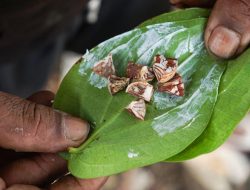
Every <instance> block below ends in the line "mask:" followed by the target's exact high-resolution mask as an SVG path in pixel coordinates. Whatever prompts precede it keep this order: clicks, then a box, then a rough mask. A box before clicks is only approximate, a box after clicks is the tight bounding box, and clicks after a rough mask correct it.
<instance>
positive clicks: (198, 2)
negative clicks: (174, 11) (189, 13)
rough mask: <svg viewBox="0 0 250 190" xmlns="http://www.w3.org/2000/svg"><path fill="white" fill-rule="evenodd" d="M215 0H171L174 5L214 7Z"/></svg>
mask: <svg viewBox="0 0 250 190" xmlns="http://www.w3.org/2000/svg"><path fill="white" fill-rule="evenodd" d="M214 2H215V0H170V3H171V4H173V5H178V6H180V5H182V6H184V7H207V8H208V7H212V6H213V4H214Z"/></svg>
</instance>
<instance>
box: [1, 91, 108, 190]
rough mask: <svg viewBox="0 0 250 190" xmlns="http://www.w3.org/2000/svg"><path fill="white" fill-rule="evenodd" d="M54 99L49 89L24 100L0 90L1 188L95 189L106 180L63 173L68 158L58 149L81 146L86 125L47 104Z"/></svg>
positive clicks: (85, 134) (87, 130)
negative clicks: (61, 154)
mask: <svg viewBox="0 0 250 190" xmlns="http://www.w3.org/2000/svg"><path fill="white" fill-rule="evenodd" d="M53 98H54V94H53V93H51V92H48V91H44V92H40V93H36V94H34V95H32V96H31V97H29V98H28V100H24V99H21V98H18V97H16V96H13V95H10V94H7V93H3V92H0V113H1V116H0V117H1V119H0V190H5V189H7V190H39V189H49V190H64V189H65V190H98V189H100V188H101V187H102V185H103V184H104V183H105V182H106V180H107V178H99V179H88V180H84V179H78V178H75V177H73V176H71V175H65V174H66V173H67V166H66V165H67V163H66V161H65V160H63V159H62V158H61V157H60V156H58V155H57V154H56V153H57V152H59V151H63V150H67V148H68V147H77V146H79V145H80V144H81V143H82V142H83V141H84V140H85V139H86V138H87V135H88V132H89V125H88V123H87V122H86V121H83V120H81V119H79V118H75V117H72V116H70V115H67V114H65V113H62V112H59V111H56V110H54V109H52V108H50V106H51V100H53ZM13 150H15V151H13ZM59 177H60V179H59V180H58V181H57V182H55V183H53V184H52V185H51V183H52V182H53V181H54V180H56V179H58V178H59Z"/></svg>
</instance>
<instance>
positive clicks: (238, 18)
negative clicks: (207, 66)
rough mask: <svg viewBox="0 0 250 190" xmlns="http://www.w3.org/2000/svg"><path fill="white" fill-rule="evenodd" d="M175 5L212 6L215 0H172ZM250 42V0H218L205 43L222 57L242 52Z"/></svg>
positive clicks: (209, 23) (212, 51)
mask: <svg viewBox="0 0 250 190" xmlns="http://www.w3.org/2000/svg"><path fill="white" fill-rule="evenodd" d="M170 2H171V3H173V4H175V5H184V6H185V5H189V6H202V7H204V6H211V5H212V3H213V2H214V0H170ZM249 42H250V0H217V1H216V2H215V5H214V7H213V9H212V13H211V15H210V17H209V20H208V23H207V27H206V31H205V44H206V47H207V49H208V50H209V51H210V52H211V53H213V54H215V55H216V56H218V57H221V58H231V57H233V56H235V55H239V54H240V53H242V52H243V51H244V50H245V49H246V48H247V46H248V45H249Z"/></svg>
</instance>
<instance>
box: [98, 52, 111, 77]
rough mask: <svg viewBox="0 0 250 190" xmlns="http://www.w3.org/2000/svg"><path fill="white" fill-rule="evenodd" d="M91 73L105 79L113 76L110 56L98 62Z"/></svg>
mask: <svg viewBox="0 0 250 190" xmlns="http://www.w3.org/2000/svg"><path fill="white" fill-rule="evenodd" d="M93 72H94V73H96V74H98V75H100V76H102V77H105V78H108V77H109V76H110V75H115V67H114V64H113V58H112V54H109V55H108V56H107V57H105V58H104V59H103V60H100V61H98V62H97V63H96V64H95V65H94V67H93Z"/></svg>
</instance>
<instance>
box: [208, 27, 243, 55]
mask: <svg viewBox="0 0 250 190" xmlns="http://www.w3.org/2000/svg"><path fill="white" fill-rule="evenodd" d="M240 39H241V36H240V34H239V33H238V32H236V31H234V30H231V29H229V28H226V27H224V26H218V27H216V28H215V29H214V30H213V32H212V34H211V36H210V38H209V40H208V47H209V50H210V51H211V52H212V53H213V54H215V55H216V56H218V57H221V58H230V57H232V56H233V55H234V54H235V53H236V51H237V49H238V48H239V45H240Z"/></svg>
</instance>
